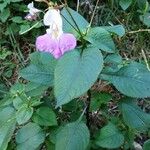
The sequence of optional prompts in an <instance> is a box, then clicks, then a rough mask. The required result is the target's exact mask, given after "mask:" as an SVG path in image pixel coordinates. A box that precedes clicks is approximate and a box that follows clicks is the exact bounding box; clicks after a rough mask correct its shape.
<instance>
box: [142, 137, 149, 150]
mask: <svg viewBox="0 0 150 150" xmlns="http://www.w3.org/2000/svg"><path fill="white" fill-rule="evenodd" d="M149 148H150V139H149V140H147V141H146V142H145V143H144V147H143V150H149Z"/></svg>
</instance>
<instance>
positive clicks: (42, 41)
mask: <svg viewBox="0 0 150 150" xmlns="http://www.w3.org/2000/svg"><path fill="white" fill-rule="evenodd" d="M36 48H37V49H38V50H39V51H42V52H48V53H51V54H52V55H53V56H54V57H55V58H59V57H60V56H61V55H62V53H61V51H60V50H59V47H58V40H57V39H52V38H51V36H50V35H49V34H44V35H42V36H39V37H37V39H36Z"/></svg>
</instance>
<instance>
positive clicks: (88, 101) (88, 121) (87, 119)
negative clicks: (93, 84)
mask: <svg viewBox="0 0 150 150" xmlns="http://www.w3.org/2000/svg"><path fill="white" fill-rule="evenodd" d="M90 103H91V91H90V90H88V92H87V99H86V106H87V108H86V125H87V127H88V128H89V129H90Z"/></svg>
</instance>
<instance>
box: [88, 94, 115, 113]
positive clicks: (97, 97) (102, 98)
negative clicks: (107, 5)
mask: <svg viewBox="0 0 150 150" xmlns="http://www.w3.org/2000/svg"><path fill="white" fill-rule="evenodd" d="M111 99H112V96H111V95H110V94H109V93H104V92H103V93H99V92H95V93H93V96H92V99H91V105H90V110H91V111H96V110H97V109H99V108H100V107H101V105H103V104H107V103H108V101H110V100H111Z"/></svg>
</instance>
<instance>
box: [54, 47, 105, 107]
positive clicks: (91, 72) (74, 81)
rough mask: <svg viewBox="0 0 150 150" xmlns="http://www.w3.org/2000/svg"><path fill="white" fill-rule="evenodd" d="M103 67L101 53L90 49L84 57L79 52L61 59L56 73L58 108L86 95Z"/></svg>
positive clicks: (86, 50) (70, 53)
mask: <svg viewBox="0 0 150 150" xmlns="http://www.w3.org/2000/svg"><path fill="white" fill-rule="evenodd" d="M102 67H103V57H102V55H101V52H100V51H99V50H98V49H96V48H92V47H89V48H87V49H85V50H84V52H83V54H82V56H81V55H80V53H79V52H78V51H77V50H73V51H71V52H69V53H66V54H65V55H64V56H63V57H62V58H61V59H59V61H58V63H57V65H56V69H55V73H54V76H55V77H54V83H55V84H54V92H55V96H56V99H57V107H58V106H61V105H63V104H66V103H68V102H69V101H71V100H72V99H74V98H77V97H79V96H81V95H82V94H84V93H85V92H86V91H87V90H88V89H89V88H90V87H91V86H92V85H93V84H94V82H95V81H96V79H97V77H98V75H99V73H100V72H101V70H102Z"/></svg>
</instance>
